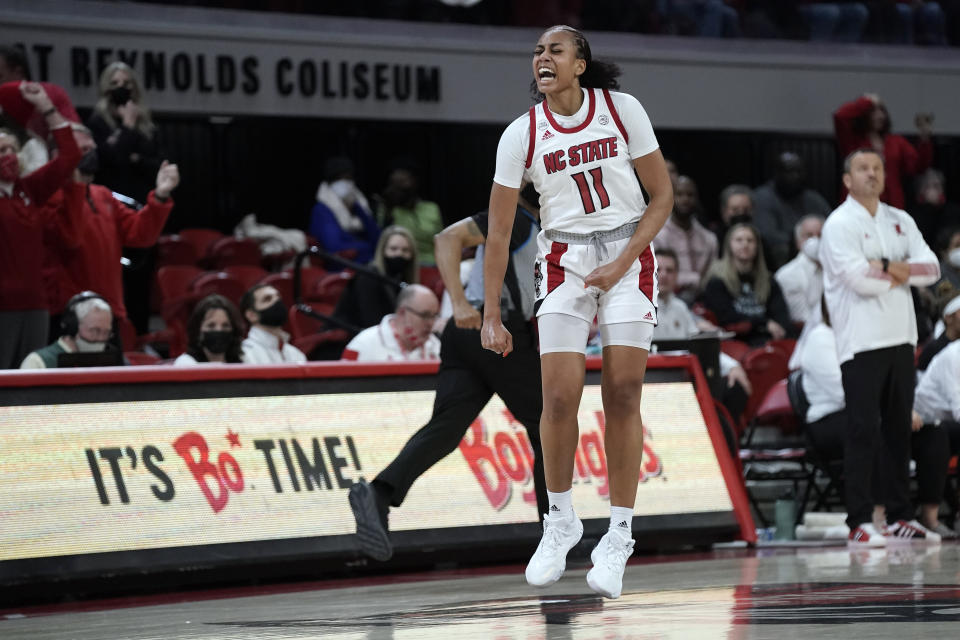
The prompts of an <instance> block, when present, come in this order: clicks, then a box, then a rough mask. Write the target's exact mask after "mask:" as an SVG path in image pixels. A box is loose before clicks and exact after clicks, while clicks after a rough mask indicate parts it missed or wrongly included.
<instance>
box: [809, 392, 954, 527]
mask: <svg viewBox="0 0 960 640" xmlns="http://www.w3.org/2000/svg"><path fill="white" fill-rule="evenodd" d="M848 420H849V417H848V415H847V410H846V409H842V410H841V411H837V412H836V413H831V414H829V415H826V416H824V417H822V418H821V419H819V420H817V421H816V422H814V423H812V424H810V425H807V433H808V434H809V436H810V441H811V442H812V443H813V445H814V447H815V449H816V451H817V453H818V454H819V455H820V456H821V457H823V459H824V460H825V461H830V460H842V459H844V455H843V454H844V440H845V438H846V432H847V430H848V428H849V426H848V424H847V421H848ZM910 455H911V457H912V458H913V460H914V461H915V462H916V463H917V500H918V502H919V503H920V504H940V501H941V500H942V499H943V488H944V486H945V485H946V483H947V468H948V467H949V465H950V455H951V453H950V436H949V433H948V431H947V430H946V429H944V428H943V427H942V426H934V425H931V424H928V425H924V426H923V428H922V429H920V430H919V431H912V432H911V434H910ZM884 478H885V471H884V468H883V457H882V456H881V455H879V453H878V456H877V459H876V460H875V461H874V468H873V484H872V491H873V495H874V497H875V498H876V499H877V500H880V502H878V503H877V504H881V503H882V498H883V495H884V491H885V486H884ZM858 524H859V523H858Z"/></svg>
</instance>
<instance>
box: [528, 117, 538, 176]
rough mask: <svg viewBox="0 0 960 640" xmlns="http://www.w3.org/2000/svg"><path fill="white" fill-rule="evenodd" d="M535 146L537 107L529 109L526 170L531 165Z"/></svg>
mask: <svg viewBox="0 0 960 640" xmlns="http://www.w3.org/2000/svg"><path fill="white" fill-rule="evenodd" d="M536 145H537V106H536V105H534V106H532V107H530V145H529V148H528V149H527V165H526V167H527V169H529V168H530V165H531V164H533V148H534V147H535V146H536Z"/></svg>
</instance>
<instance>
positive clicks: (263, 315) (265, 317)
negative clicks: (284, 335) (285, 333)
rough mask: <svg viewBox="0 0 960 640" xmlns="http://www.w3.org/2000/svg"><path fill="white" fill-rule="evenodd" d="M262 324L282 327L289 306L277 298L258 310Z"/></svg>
mask: <svg viewBox="0 0 960 640" xmlns="http://www.w3.org/2000/svg"><path fill="white" fill-rule="evenodd" d="M258 313H259V314H260V324H262V325H263V326H265V327H282V326H283V323H284V322H286V320H287V307H286V305H284V304H283V300H277V301H276V302H274V303H273V304H272V305H270V306H269V307H267V308H266V309H262V310H261V311H258Z"/></svg>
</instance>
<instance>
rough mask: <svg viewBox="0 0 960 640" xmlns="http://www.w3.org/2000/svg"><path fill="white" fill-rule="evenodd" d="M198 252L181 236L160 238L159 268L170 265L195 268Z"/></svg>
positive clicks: (158, 244)
mask: <svg viewBox="0 0 960 640" xmlns="http://www.w3.org/2000/svg"><path fill="white" fill-rule="evenodd" d="M196 264H197V250H196V248H195V247H194V246H193V244H191V243H190V242H188V241H187V240H184V239H183V238H182V237H181V236H178V235H172V236H160V238H159V239H158V240H157V265H156V266H157V267H158V268H159V267H166V266H169V265H185V266H195V265H196Z"/></svg>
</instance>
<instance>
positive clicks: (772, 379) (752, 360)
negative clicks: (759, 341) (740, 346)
mask: <svg viewBox="0 0 960 640" xmlns="http://www.w3.org/2000/svg"><path fill="white" fill-rule="evenodd" d="M788 361H789V358H787V357H786V356H785V355H784V353H783V351H780V350H778V349H774V348H772V347H768V346H764V347H758V348H756V349H751V350H750V351H749V352H748V353H747V354H746V355H745V356H744V358H743V369H744V371H746V373H747V378H749V379H750V386H752V387H753V392H752V393H751V394H750V398H749V399H748V400H747V407H746V409H744V412H743V422H744V424H749V423H750V422H751V421H752V420H753V418H754V416H755V415H756V413H757V409H758V408H759V407H760V404H761V402H762V401H763V400H764V398H766V395H767V392H768V391H769V390H770V389H771V388H773V386H774V385H776V384H777V383H778V382H780V381H781V380H784V379H786V377H787V376H789V375H790V369H789V367H788V366H787V363H788ZM784 393H786V385H784ZM788 404H789V400H788Z"/></svg>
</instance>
